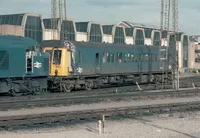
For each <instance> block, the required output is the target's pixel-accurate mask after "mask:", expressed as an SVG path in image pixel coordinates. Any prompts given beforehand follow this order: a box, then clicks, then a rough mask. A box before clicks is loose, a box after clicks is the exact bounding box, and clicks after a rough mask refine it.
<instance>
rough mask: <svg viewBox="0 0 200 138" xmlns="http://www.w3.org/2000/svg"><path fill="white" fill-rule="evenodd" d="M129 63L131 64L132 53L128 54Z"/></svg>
mask: <svg viewBox="0 0 200 138" xmlns="http://www.w3.org/2000/svg"><path fill="white" fill-rule="evenodd" d="M127 58H128V62H131V54H130V53H128V57H127Z"/></svg>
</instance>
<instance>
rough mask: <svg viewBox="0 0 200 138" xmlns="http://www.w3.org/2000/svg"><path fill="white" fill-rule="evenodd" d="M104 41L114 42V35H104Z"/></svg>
mask: <svg viewBox="0 0 200 138" xmlns="http://www.w3.org/2000/svg"><path fill="white" fill-rule="evenodd" d="M103 42H105V43H113V36H112V35H107V34H104V35H103Z"/></svg>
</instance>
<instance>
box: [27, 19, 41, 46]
mask: <svg viewBox="0 0 200 138" xmlns="http://www.w3.org/2000/svg"><path fill="white" fill-rule="evenodd" d="M25 36H26V37H29V38H32V39H34V40H36V41H38V42H39V43H41V42H42V39H43V38H42V25H41V18H40V17H36V16H27V20H26V26H25Z"/></svg>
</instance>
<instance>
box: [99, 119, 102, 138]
mask: <svg viewBox="0 0 200 138" xmlns="http://www.w3.org/2000/svg"><path fill="white" fill-rule="evenodd" d="M98 127H99V134H100V135H101V133H102V130H101V128H102V122H101V120H99V121H98Z"/></svg>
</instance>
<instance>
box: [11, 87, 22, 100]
mask: <svg viewBox="0 0 200 138" xmlns="http://www.w3.org/2000/svg"><path fill="white" fill-rule="evenodd" d="M10 94H11V95H12V96H14V97H19V96H22V95H23V92H21V91H20V87H19V86H18V84H13V86H12V89H11V90H10Z"/></svg>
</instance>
